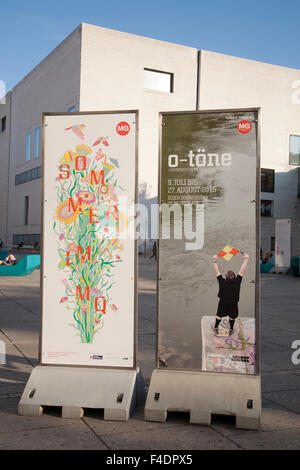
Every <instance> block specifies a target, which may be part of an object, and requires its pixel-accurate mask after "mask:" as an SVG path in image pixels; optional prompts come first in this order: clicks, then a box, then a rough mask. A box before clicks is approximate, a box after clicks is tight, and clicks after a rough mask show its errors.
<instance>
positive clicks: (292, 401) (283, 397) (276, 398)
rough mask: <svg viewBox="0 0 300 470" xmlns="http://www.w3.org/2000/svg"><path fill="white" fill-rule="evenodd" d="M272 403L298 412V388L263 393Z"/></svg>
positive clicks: (299, 410) (299, 403)
mask: <svg viewBox="0 0 300 470" xmlns="http://www.w3.org/2000/svg"><path fill="white" fill-rule="evenodd" d="M263 395H264V396H265V397H266V398H268V399H269V400H272V401H273V402H274V403H277V404H278V405H281V406H283V407H285V408H286V409H288V410H290V411H293V412H294V413H300V390H299V389H298V390H286V391H282V392H268V393H264V394H263Z"/></svg>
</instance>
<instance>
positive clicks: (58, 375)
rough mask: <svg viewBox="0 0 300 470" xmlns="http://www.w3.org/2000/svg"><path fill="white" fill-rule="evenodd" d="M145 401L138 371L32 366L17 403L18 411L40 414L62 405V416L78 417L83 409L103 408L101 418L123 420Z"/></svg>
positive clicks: (23, 413) (141, 379)
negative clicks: (48, 408) (45, 408)
mask: <svg viewBox="0 0 300 470" xmlns="http://www.w3.org/2000/svg"><path fill="white" fill-rule="evenodd" d="M144 401H145V386H144V381H143V377H142V374H141V372H140V371H139V369H136V370H122V369H96V368H82V367H57V366H38V367H35V368H34V369H33V371H32V373H31V375H30V378H29V380H28V382H27V385H26V387H25V390H24V392H23V395H22V397H21V400H20V402H19V414H20V415H24V416H40V415H42V414H43V407H44V406H55V407H62V418H82V416H83V414H84V408H95V409H104V419H105V420H113V421H127V420H128V418H129V416H130V414H131V413H132V411H133V409H134V408H135V407H136V406H137V405H138V404H143V403H144Z"/></svg>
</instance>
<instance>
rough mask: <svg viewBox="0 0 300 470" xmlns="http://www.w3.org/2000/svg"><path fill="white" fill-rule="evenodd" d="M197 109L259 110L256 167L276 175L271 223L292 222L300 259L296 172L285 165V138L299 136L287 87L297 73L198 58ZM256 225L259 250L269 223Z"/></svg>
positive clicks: (270, 230)
mask: <svg viewBox="0 0 300 470" xmlns="http://www.w3.org/2000/svg"><path fill="white" fill-rule="evenodd" d="M199 78H200V87H199V109H202V110H204V109H218V108H227V109H228V108H244V107H245V108H250V107H261V108H262V113H261V118H262V133H261V167H262V168H272V169H275V171H276V179H275V193H274V194H272V193H262V196H261V197H262V199H268V200H274V219H275V218H292V237H293V247H292V253H293V255H300V201H299V199H298V198H297V184H298V179H297V178H298V175H297V168H296V167H295V166H292V165H289V135H290V134H296V135H300V103H299V104H294V103H293V99H292V98H293V94H295V89H294V88H293V85H294V83H295V81H296V80H300V71H299V70H294V69H288V68H285V67H279V66H275V65H270V64H264V63H261V62H255V61H251V60H246V59H240V58H237V57H231V56H228V55H223V54H217V53H214V52H208V51H201V53H200V70H199ZM274 219H269V218H266V217H263V218H262V219H261V222H262V224H261V231H262V245H263V249H264V250H265V249H269V248H270V236H271V235H273V236H275V220H274Z"/></svg>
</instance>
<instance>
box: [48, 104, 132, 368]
mask: <svg viewBox="0 0 300 470" xmlns="http://www.w3.org/2000/svg"><path fill="white" fill-rule="evenodd" d="M135 121H136V116H135V114H134V113H133V114H131V115H130V114H127V115H123V114H121V115H115V114H113V113H109V114H90V115H89V114H87V115H83V114H77V115H74V113H73V114H72V115H71V116H70V115H68V116H59V115H48V116H45V141H44V149H45V150H44V153H45V155H44V197H45V200H44V233H43V241H44V245H43V246H44V247H45V250H44V260H43V261H44V263H43V266H44V279H43V323H42V324H43V338H42V344H43V346H44V345H45V344H47V351H45V350H44V351H42V362H46V363H59V364H64V363H65V364H78V365H81V364H83V365H96V366H104V365H105V366H110V365H111V366H113V367H115V366H118V367H119V366H124V367H131V366H132V365H133V362H134V361H133V359H134V315H135V312H134V310H135V309H134V305H135V300H134V299H135V282H134V278H135V272H134V269H135V268H134V266H135V263H134V260H135V241H134V240H132V239H131V238H130V237H129V236H128V233H127V230H128V225H129V223H130V220H129V219H128V214H127V212H126V210H125V211H124V210H121V205H120V200H121V199H122V202H123V204H124V201H125V200H126V202H127V205H128V204H130V203H132V202H134V200H135V197H136V194H135V187H136V181H135V174H136V171H135V170H136V169H135V160H136V158H135V154H136V149H135ZM49 276H50V278H49ZM49 303H50V304H51V312H50V311H48V310H49V309H48V305H49ZM45 317H46V318H45ZM47 325H48V329H47Z"/></svg>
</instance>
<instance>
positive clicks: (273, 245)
mask: <svg viewBox="0 0 300 470" xmlns="http://www.w3.org/2000/svg"><path fill="white" fill-rule="evenodd" d="M270 251H272V252H274V251H275V237H271V247H270Z"/></svg>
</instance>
